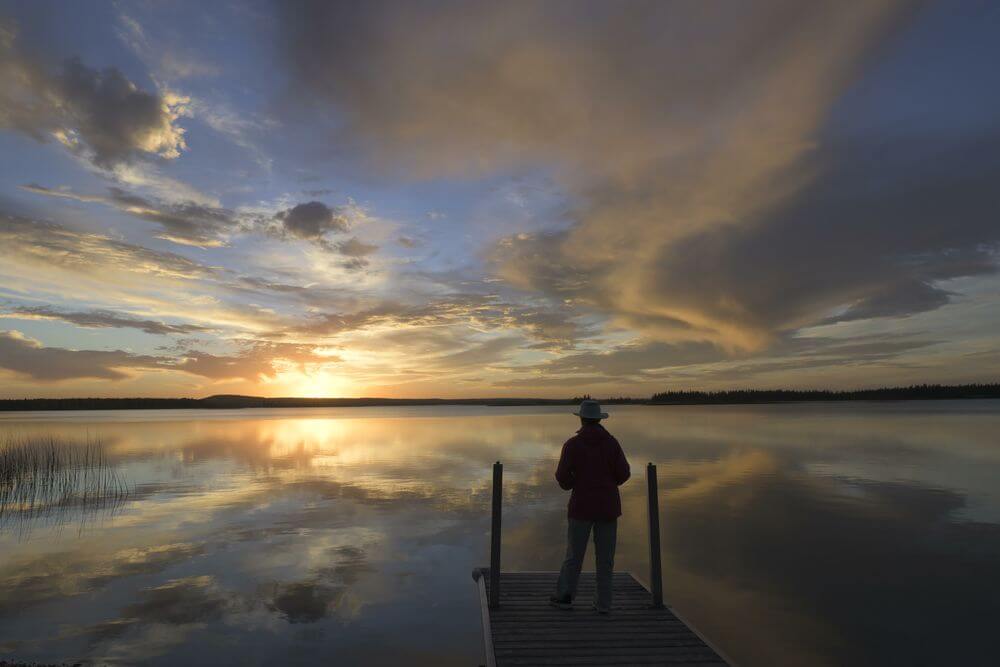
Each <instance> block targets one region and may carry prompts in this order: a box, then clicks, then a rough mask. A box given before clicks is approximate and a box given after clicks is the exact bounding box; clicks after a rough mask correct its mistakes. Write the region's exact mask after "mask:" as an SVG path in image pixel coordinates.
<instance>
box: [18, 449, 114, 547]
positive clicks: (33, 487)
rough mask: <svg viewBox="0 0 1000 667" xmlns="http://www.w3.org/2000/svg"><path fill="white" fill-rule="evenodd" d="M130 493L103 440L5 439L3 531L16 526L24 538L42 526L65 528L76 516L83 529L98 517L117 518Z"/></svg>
mask: <svg viewBox="0 0 1000 667" xmlns="http://www.w3.org/2000/svg"><path fill="white" fill-rule="evenodd" d="M130 493H131V489H130V487H129V485H128V483H127V481H126V480H125V478H124V476H123V475H122V474H121V473H120V472H119V471H118V469H117V467H116V466H115V465H114V464H113V463H112V462H111V461H110V460H109V458H108V456H107V452H106V449H105V447H104V444H103V443H102V442H101V440H99V439H92V438H91V437H90V436H87V438H86V439H85V440H83V441H74V440H67V439H62V438H57V437H54V436H30V437H16V436H12V435H7V436H5V437H3V438H2V439H0V528H3V527H5V526H9V525H11V524H13V525H15V526H16V527H17V528H18V529H19V531H21V532H24V531H26V530H28V529H30V527H31V526H32V525H34V524H35V523H37V521H38V520H45V519H48V520H51V521H53V522H56V523H63V522H64V519H66V518H67V517H68V516H70V515H77V516H78V518H79V519H80V522H81V529H82V528H83V526H84V525H85V524H86V523H87V522H88V521H89V520H91V519H93V518H95V517H97V516H102V515H103V514H113V513H114V512H115V511H117V510H118V509H119V508H120V507H121V506H122V505H123V504H124V502H125V501H126V500H127V499H128V497H129V495H130Z"/></svg>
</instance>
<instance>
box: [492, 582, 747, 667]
mask: <svg viewBox="0 0 1000 667" xmlns="http://www.w3.org/2000/svg"><path fill="white" fill-rule="evenodd" d="M483 574H484V575H485V574H486V573H485V572H484V573H483ZM557 576H558V575H557V573H555V572H504V573H501V575H500V584H499V588H500V596H499V602H500V605H499V607H496V608H493V609H486V608H485V607H484V612H483V613H484V614H486V616H484V621H483V627H484V643H487V639H488V652H489V654H490V657H491V658H493V659H494V660H495V663H493V664H496V665H498V666H499V667H505V666H508V665H539V666H542V665H614V666H616V667H620V666H624V665H650V664H656V665H678V666H679V665H699V666H700V667H706V666H718V667H725V665H726V664H727V663H726V661H725V660H723V659H722V658H721V657H720V656H719V654H718V653H717V652H716V651H715V650H714V649H712V648H711V647H710V646H709V645H708V644H707V643H706V642H705V641H704V640H703V639H702V638H701V637H700V636H699V635H698V634H697V633H696V632H694V631H692V630H691V629H690V628H689V627H688V625H686V624H685V623H684V622H683V621H682V620H681V619H679V618H678V617H677V616H676V615H675V614H674V613H673V611H672V610H671V609H669V608H668V607H660V608H654V607H653V606H652V604H651V602H652V598H651V596H650V593H649V591H648V590H647V589H646V588H645V587H644V586H643V585H642V584H641V583H640V582H638V581H637V580H636V579H635V578H634V577H633V576H632V575H630V574H629V573H627V572H616V573H615V576H614V579H613V582H614V590H615V597H614V605H613V611H612V613H611V614H610V615H607V616H605V615H599V614H597V613H596V612H595V611H594V610H593V609H592V608H591V602H590V601H591V599H592V598H593V596H594V593H595V589H596V582H595V578H594V575H593V573H585V574H583V575H581V579H580V585H579V587H578V589H577V599H576V603H575V604H574V605H573V608H572V609H556V608H554V607H551V606H549V600H548V598H549V595H551V594H552V592H553V591H554V589H555V582H556V578H557ZM478 582H479V583H480V585H481V586H483V587H484V590H483V592H482V594H481V597H482V599H483V600H486V599H487V598H488V595H489V588H490V578H489V577H488V576H482V577H480V578H479V580H478ZM486 628H489V629H488V630H486ZM487 632H488V633H489V637H488V638H487V637H486V636H485V634H486V633H487Z"/></svg>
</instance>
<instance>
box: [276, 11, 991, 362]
mask: <svg viewBox="0 0 1000 667" xmlns="http://www.w3.org/2000/svg"><path fill="white" fill-rule="evenodd" d="M905 5H906V3H893V2H885V3H865V4H864V5H863V6H862V5H860V4H853V5H848V4H844V3H834V2H831V3H810V4H809V6H808V8H807V7H806V6H804V5H803V4H802V3H797V2H792V1H787V2H786V1H781V0H778V1H774V2H763V3H754V4H753V5H746V6H742V5H741V6H740V7H738V8H730V10H731V11H728V12H704V11H702V10H701V8H699V7H698V6H697V5H695V4H681V3H655V2H654V3H644V2H633V3H624V4H615V5H607V4H602V3H586V2H583V3H560V2H551V3H515V4H513V5H510V4H505V5H502V7H501V6H499V5H490V4H477V5H468V4H465V3H448V2H444V3H439V4H437V5H435V9H436V11H435V12H433V13H430V12H426V11H423V10H422V9H421V8H419V7H417V6H415V5H413V4H411V3H405V2H401V3H392V2H377V3H366V4H364V5H358V6H354V5H352V6H346V5H340V4H328V3H322V2H303V3H297V4H295V5H294V6H287V5H286V6H283V7H282V10H281V16H282V29H283V32H282V34H283V39H284V42H283V44H284V48H285V53H286V55H287V59H288V63H289V66H290V71H291V72H292V74H293V76H294V77H295V81H296V82H297V83H298V84H299V85H300V88H301V89H302V90H306V91H309V93H310V95H308V96H307V97H306V101H307V102H308V101H312V102H316V103H319V104H320V105H325V104H327V103H328V102H333V103H334V104H336V105H337V108H338V110H339V111H341V112H342V113H343V117H344V120H345V123H346V125H347V127H348V128H349V129H350V132H347V133H345V135H343V136H342V137H341V139H342V141H345V142H346V141H348V139H347V137H350V138H351V139H350V141H353V145H354V146H355V148H357V149H359V150H362V151H364V152H365V153H366V154H367V155H370V156H372V157H373V158H374V160H375V161H376V163H377V164H378V165H379V166H381V167H384V168H386V169H387V170H390V171H392V170H398V169H404V170H407V172H408V174H409V175H417V176H425V177H428V178H437V177H441V176H456V175H457V176H468V175H470V174H473V175H474V174H482V173H488V172H496V171H500V170H503V169H508V168H511V167H520V166H526V165H527V166H539V165H541V166H543V167H545V168H548V169H550V170H551V171H552V172H553V173H554V174H555V176H554V177H555V179H556V180H557V182H558V183H559V185H560V187H562V188H563V189H564V190H565V191H566V192H567V194H568V196H569V198H570V200H571V214H570V216H571V219H572V220H573V223H574V224H572V226H571V227H569V228H568V229H563V230H562V231H557V232H551V231H550V232H543V233H533V234H525V233H522V234H519V235H517V236H512V237H510V238H507V239H503V240H502V241H501V242H500V243H499V244H497V245H496V247H494V248H493V249H492V251H491V253H490V258H491V260H492V266H493V267H494V270H495V271H496V273H497V274H498V275H499V276H501V277H503V278H504V279H505V280H506V281H507V282H508V283H509V284H511V285H513V286H515V287H519V288H522V289H525V290H528V291H532V292H536V293H542V294H545V295H548V296H550V297H552V300H553V301H554V302H560V301H562V302H565V303H570V304H572V305H573V307H585V308H591V309H596V310H598V311H599V312H602V313H604V314H606V315H607V316H608V317H610V318H611V320H612V321H613V323H614V324H617V325H621V326H624V327H626V328H628V329H631V330H633V331H636V332H638V333H640V334H642V335H643V336H644V337H645V338H649V339H656V340H660V341H662V342H667V343H671V342H679V341H688V342H695V343H697V342H709V343H713V344H715V345H718V346H719V347H721V348H723V349H725V350H727V351H729V352H730V353H733V354H736V353H738V352H741V351H759V350H761V349H763V348H766V347H767V346H769V345H773V344H775V342H776V341H779V340H780V339H781V338H782V337H783V336H784V335H786V334H788V333H789V332H793V331H795V330H797V329H800V328H802V327H805V326H809V325H814V324H817V323H821V322H828V321H831V319H830V318H831V317H833V318H834V319H838V318H839V319H860V318H871V317H886V316H893V317H898V316H905V315H911V314H915V313H919V312H924V311H927V310H931V309H933V308H937V307H940V306H942V305H944V304H945V303H947V302H948V299H949V298H950V294H949V293H948V289H947V287H946V286H941V285H939V284H938V283H939V282H941V281H944V280H948V279H951V278H957V277H963V276H974V275H982V274H985V273H989V272H992V271H994V270H995V266H996V261H995V254H994V246H995V244H996V242H997V241H998V240H1000V234H998V232H997V231H996V230H998V229H1000V226H997V225H996V224H995V222H994V221H992V220H991V219H990V212H991V211H995V210H997V208H998V206H997V205H998V203H1000V202H998V201H997V196H998V195H997V193H998V190H997V189H996V188H995V187H994V186H993V184H994V183H995V182H996V180H997V177H998V176H1000V168H998V167H1000V160H998V158H997V157H996V156H997V155H1000V151H998V150H997V148H998V142H997V141H995V139H994V138H993V137H991V136H968V137H964V138H961V139H957V138H955V137H953V136H952V137H948V136H943V135H942V136H935V135H934V134H933V133H927V134H913V135H911V136H905V133H897V134H896V135H895V136H894V138H892V139H885V140H883V141H874V140H873V139H872V138H871V137H864V136H860V137H858V136H854V137H852V136H837V135H836V133H835V132H834V131H833V130H831V129H830V127H829V126H828V125H827V123H828V122H829V120H830V118H829V113H830V110H831V108H832V106H833V105H834V103H835V102H836V101H837V100H838V98H839V96H840V95H841V94H842V93H843V92H844V90H845V89H846V88H847V86H848V85H849V84H850V83H852V82H853V81H855V80H856V78H857V76H858V75H859V73H860V72H861V71H862V70H861V68H862V66H863V65H865V64H866V63H867V62H869V61H868V60H867V58H868V56H869V54H870V53H872V51H873V46H874V45H876V44H878V43H879V42H880V41H881V40H884V39H885V38H886V36H887V35H889V34H892V33H893V31H894V30H896V29H897V28H899V27H900V26H905V25H907V23H906V21H907V20H908V19H909V18H910V17H911V16H912V15H913V14H912V12H909V11H906V9H905ZM323 108H325V107H323ZM836 313H839V315H835V314H836Z"/></svg>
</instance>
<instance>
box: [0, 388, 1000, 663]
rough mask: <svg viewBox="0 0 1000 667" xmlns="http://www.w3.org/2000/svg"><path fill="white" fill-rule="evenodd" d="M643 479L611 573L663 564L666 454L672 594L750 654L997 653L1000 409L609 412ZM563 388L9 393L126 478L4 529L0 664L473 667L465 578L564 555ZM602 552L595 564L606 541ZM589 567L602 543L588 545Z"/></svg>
mask: <svg viewBox="0 0 1000 667" xmlns="http://www.w3.org/2000/svg"><path fill="white" fill-rule="evenodd" d="M611 411H612V417H611V419H610V420H609V421H608V428H609V430H611V432H612V433H614V434H615V435H616V436H617V437H618V438H619V440H620V441H621V442H622V445H623V446H624V448H625V451H626V454H627V455H628V457H629V460H630V461H631V463H632V469H633V479H632V480H630V481H629V482H628V483H627V484H626V485H625V486H624V487H623V488H622V495H623V504H624V516H623V518H622V520H621V524H620V526H619V531H618V534H619V547H618V558H617V569H619V570H632V571H635V572H637V573H642V574H643V576H644V577H645V574H646V572H647V571H648V563H647V560H648V554H647V542H646V539H647V536H646V528H645V521H646V511H645V505H644V503H645V481H644V467H645V463H646V462H647V461H653V462H655V463H657V464H658V469H659V475H660V488H661V498H660V501H661V509H660V512H661V517H662V520H663V530H664V534H663V563H664V588H665V591H666V596H667V598H668V602H669V603H670V604H671V605H673V606H674V607H676V608H677V609H679V610H680V611H681V612H682V613H683V614H684V615H685V616H686V617H687V618H688V619H689V620H691V621H692V622H693V623H694V624H695V625H696V626H697V627H698V628H699V629H700V630H701V631H702V632H703V634H705V635H707V636H708V637H709V639H711V640H712V641H713V642H714V643H715V644H717V645H718V646H719V647H720V648H722V650H723V651H725V652H726V653H728V654H729V655H730V657H731V658H733V659H734V660H735V661H736V662H738V663H739V664H740V665H742V666H743V667H747V666H753V665H774V664H788V665H793V664H794V665H834V664H839V665H843V664H852V665H863V664H872V665H874V664H907V665H916V664H925V665H943V664H981V665H986V664H991V665H993V664H996V660H997V655H998V648H1000V639H998V638H997V634H996V624H997V621H998V619H1000V402H998V401H985V400H984V401H947V402H946V401H941V402H923V403H921V402H903V403H845V404H812V405H774V406H704V407H652V406H650V407H645V406H630V407H618V408H614V407H613V408H612V410H611ZM574 419H575V418H574V417H572V416H570V415H568V414H567V409H566V408H548V407H544V408H485V407H484V408H479V407H419V408H343V409H301V410H298V409H296V410H239V411H224V412H221V411H128V412H72V413H68V412H60V413H8V414H0V435H2V434H4V433H12V434H14V435H16V436H18V437H22V438H23V437H27V436H30V435H38V434H42V435H53V436H61V437H66V438H71V439H73V440H76V441H79V442H81V443H82V442H83V441H84V440H85V439H86V438H87V437H88V435H89V436H90V437H91V438H92V439H93V438H95V437H97V438H100V440H101V441H102V442H103V443H104V445H105V449H106V454H107V456H108V459H109V461H110V462H111V463H112V464H113V465H114V466H115V467H116V469H117V470H118V471H119V472H120V473H121V474H122V475H123V476H124V478H125V479H126V480H127V482H128V484H129V485H130V487H131V494H130V495H129V497H128V498H127V499H125V500H124V501H123V502H116V503H111V504H107V503H105V504H99V505H96V506H87V505H86V503H84V504H83V506H80V504H79V503H76V504H74V503H65V504H64V506H62V507H57V508H51V509H50V510H47V511H43V512H40V513H39V512H35V513H33V514H32V515H30V516H25V515H24V514H23V513H21V514H20V515H19V514H18V513H17V512H13V513H12V512H10V511H9V508H8V511H7V512H6V514H4V518H3V522H2V525H0V658H6V659H12V658H17V659H20V660H25V661H63V660H66V661H73V660H81V659H88V660H91V661H94V662H97V663H120V664H132V663H140V662H141V663H147V664H171V665H175V664H191V665H194V664H268V663H283V664H312V663H319V662H324V663H332V664H338V665H397V664H404V663H405V664H417V665H462V666H463V667H468V666H469V665H476V664H479V661H480V659H481V634H480V620H479V615H478V596H477V594H476V590H475V588H474V584H473V581H472V579H471V577H470V572H471V570H472V569H473V567H475V566H479V565H485V564H487V562H488V559H489V544H488V531H489V498H490V475H491V472H490V464H491V463H492V462H493V461H496V460H498V459H499V460H502V461H503V462H504V464H505V469H504V478H505V515H504V533H503V549H504V553H503V559H504V560H503V565H504V567H505V568H506V569H527V570H550V569H551V570H555V569H557V568H558V566H559V563H560V561H561V557H562V552H563V548H564V541H563V540H564V522H565V503H566V500H567V496H566V494H565V493H564V492H562V491H561V490H560V489H559V488H558V486H557V485H556V484H555V482H554V480H553V477H552V473H553V471H554V468H555V462H556V459H557V457H558V454H559V448H560V446H561V444H562V442H563V441H564V440H565V439H566V438H567V437H568V436H569V435H571V434H572V432H573V430H574V428H575V422H574ZM590 558H591V557H590V555H589V554H588V560H590ZM588 566H589V567H588V569H592V567H593V564H592V561H590V562H589V563H588Z"/></svg>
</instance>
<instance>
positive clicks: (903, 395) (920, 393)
mask: <svg viewBox="0 0 1000 667" xmlns="http://www.w3.org/2000/svg"><path fill="white" fill-rule="evenodd" d="M959 398H1000V384H961V385H941V384H915V385H910V386H908V387H881V388H879V389H851V390H846V391H832V390H829V389H806V390H799V389H729V390H724V391H664V392H661V393H658V394H653V396H652V397H651V398H650V400H649V402H650V403H654V404H671V405H705V404H719V403H792V402H798V401H920V400H940V399H959Z"/></svg>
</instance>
